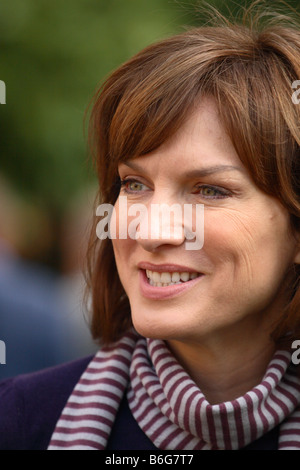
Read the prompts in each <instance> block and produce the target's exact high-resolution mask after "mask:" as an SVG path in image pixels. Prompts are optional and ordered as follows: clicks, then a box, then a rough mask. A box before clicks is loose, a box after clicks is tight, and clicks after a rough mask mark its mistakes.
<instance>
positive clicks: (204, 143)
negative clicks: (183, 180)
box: [119, 98, 244, 174]
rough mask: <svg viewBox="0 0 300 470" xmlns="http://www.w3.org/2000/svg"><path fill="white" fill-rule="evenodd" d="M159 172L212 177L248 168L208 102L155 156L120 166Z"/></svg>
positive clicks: (129, 161) (215, 108)
mask: <svg viewBox="0 0 300 470" xmlns="http://www.w3.org/2000/svg"><path fill="white" fill-rule="evenodd" d="M123 165H126V166H128V167H130V168H132V169H135V170H137V171H138V170H139V169H141V168H145V169H147V168H148V167H149V168H150V167H151V166H153V168H155V170H156V171H159V169H163V168H164V167H165V168H166V169H167V170H168V171H169V172H170V173H171V172H173V171H182V170H183V169H185V170H189V172H190V173H193V172H197V171H199V169H200V170H201V171H202V173H204V172H206V174H209V173H210V172H211V171H212V169H214V170H218V171H222V170H225V168H230V169H239V170H240V171H243V170H244V166H243V164H242V162H241V160H240V158H239V156H238V154H237V152H236V150H235V148H234V146H233V144H232V142H231V140H230V138H229V137H228V135H227V134H226V132H225V129H224V126H223V125H222V122H221V121H220V118H219V115H218V110H217V107H216V105H215V102H214V100H213V99H210V98H205V99H203V100H202V101H201V103H200V104H199V105H197V107H195V108H194V110H193V112H191V114H190V116H189V117H188V119H187V120H186V121H185V122H184V124H183V125H182V126H181V127H180V128H179V130H178V131H177V132H176V133H175V134H174V135H173V136H172V137H171V138H169V139H168V140H167V141H165V142H164V143H163V144H162V145H161V146H160V147H159V148H157V149H156V150H154V151H153V152H151V153H149V154H147V155H143V156H140V157H135V158H134V159H129V160H127V161H126V162H123V163H122V164H120V165H119V166H120V167H121V166H123Z"/></svg>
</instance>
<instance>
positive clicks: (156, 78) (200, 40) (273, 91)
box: [89, 17, 300, 343]
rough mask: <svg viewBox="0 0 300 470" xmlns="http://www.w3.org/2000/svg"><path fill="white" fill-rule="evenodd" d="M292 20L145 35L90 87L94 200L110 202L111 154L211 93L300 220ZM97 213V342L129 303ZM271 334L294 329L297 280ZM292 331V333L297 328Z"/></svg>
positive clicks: (234, 135) (150, 142)
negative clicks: (155, 38) (157, 37)
mask: <svg viewBox="0 0 300 470" xmlns="http://www.w3.org/2000/svg"><path fill="white" fill-rule="evenodd" d="M297 28H298V25H295V24H294V23H293V22H292V21H291V22H290V24H288V25H286V24H284V22H283V21H282V18H280V17H279V21H277V22H274V20H271V21H270V22H269V24H267V25H266V24H265V25H264V26H260V22H259V21H253V20H251V21H250V25H249V22H248V23H247V21H246V22H245V21H244V22H242V23H241V24H237V23H235V22H230V21H228V20H224V19H223V20H222V22H221V23H219V24H218V25H215V26H204V27H199V28H196V29H191V30H188V31H185V32H183V33H181V34H178V35H175V36H173V37H171V38H168V39H165V40H162V41H160V42H158V43H156V44H153V45H151V46H149V47H147V48H145V49H144V50H142V51H141V52H140V53H138V54H137V55H136V56H134V57H133V58H132V59H130V60H129V61H128V62H126V63H125V64H123V65H122V66H121V67H120V68H118V69H117V70H116V71H115V72H113V73H112V75H111V76H110V77H109V78H108V79H107V80H106V82H105V83H104V85H103V87H101V89H100V90H99V92H98V93H97V94H96V96H95V100H94V103H93V108H92V112H91V117H90V136H91V148H92V152H93V154H94V157H95V164H96V170H97V175H98V179H99V187H100V191H99V197H98V198H97V201H96V204H97V205H98V204H102V203H110V204H114V203H115V201H116V199H117V197H118V194H119V178H118V173H117V167H118V164H119V162H121V161H124V160H126V159H129V158H134V157H138V156H141V155H145V154H147V153H149V152H151V151H153V150H155V149H156V148H158V147H159V146H160V145H161V144H162V143H163V142H165V141H166V139H168V138H170V136H172V135H173V134H174V133H175V131H176V130H177V129H178V128H179V127H180V126H181V125H182V123H183V122H184V120H185V119H186V118H187V116H188V115H190V113H191V111H192V108H193V107H194V106H196V105H197V103H199V100H200V98H201V96H204V95H209V96H212V97H214V99H215V101H216V104H217V107H218V110H219V113H220V117H221V120H222V122H223V124H224V126H225V128H226V130H227V132H228V134H229V136H230V138H231V140H232V142H233V144H234V146H235V148H236V150H237V153H238V155H239V157H240V159H241V161H242V162H243V164H244V165H245V166H246V167H247V169H248V170H249V172H250V174H251V175H252V177H253V180H254V181H255V183H256V184H257V186H258V187H259V188H261V189H262V190H263V191H265V192H266V193H267V194H269V195H272V196H274V197H276V198H277V199H279V200H280V202H281V203H282V204H283V205H284V206H285V207H286V208H287V210H288V211H289V212H290V214H291V222H292V226H293V228H295V229H298V228H299V220H300V218H299V217H300V151H299V145H300V126H299V123H300V121H299V117H300V104H299V105H296V104H294V103H293V101H292V95H293V92H294V90H293V88H292V84H293V82H294V81H296V80H298V79H300V32H299V30H298V29H297ZM97 222H99V219H97V218H96V217H95V221H94V226H93V228H92V233H91V240H90V249H89V288H90V291H91V295H92V319H91V331H92V335H93V337H94V338H95V339H101V340H102V341H103V342H105V343H109V342H112V341H114V340H116V339H118V338H119V337H120V336H121V335H122V334H123V333H124V332H125V331H126V330H127V329H128V328H129V327H130V326H131V317H130V307H129V301H128V298H127V296H126V294H125V292H124V289H123V287H122V285H121V282H120V279H119V276H118V273H117V268H116V264H115V259H114V254H113V249H112V242H111V240H110V239H106V240H103V241H101V242H100V240H98V239H97V236H96V224H97ZM294 279H295V286H293V287H295V292H296V293H295V295H294V296H293V299H292V301H291V303H290V305H289V306H287V311H286V312H285V313H284V315H283V320H282V322H281V324H280V325H278V328H277V329H276V338H277V339H278V338H279V337H281V336H282V335H285V334H286V333H287V332H288V331H289V332H292V335H293V337H296V335H297V334H298V335H300V319H299V318H300V310H299V308H300V288H299V290H298V284H297V283H298V279H299V276H298V273H297V268H296V267H295V276H294ZM299 337H300V336H299Z"/></svg>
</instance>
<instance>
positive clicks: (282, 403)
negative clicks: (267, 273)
mask: <svg viewBox="0 0 300 470" xmlns="http://www.w3.org/2000/svg"><path fill="white" fill-rule="evenodd" d="M290 358H291V356H290V353H288V352H286V351H280V352H277V353H276V354H275V356H274V358H273V360H272V361H271V362H270V364H269V367H268V369H267V371H266V374H265V376H264V378H263V380H262V382H261V383H260V384H259V385H257V386H256V387H254V388H253V389H252V390H251V391H249V392H248V393H246V394H245V395H244V396H242V397H239V398H237V399H236V400H233V401H230V402H225V403H220V404H218V405H210V404H209V403H208V402H207V400H206V399H205V397H204V395H203V394H202V392H201V391H200V390H199V388H198V387H197V386H196V384H195V383H194V382H193V381H192V379H191V378H190V377H189V375H188V374H187V373H186V372H185V370H184V369H183V368H182V367H181V366H180V365H179V364H178V362H177V361H176V360H175V358H174V357H173V355H172V354H171V353H170V351H169V349H168V348H167V346H166V344H165V343H164V342H163V341H161V340H153V339H150V340H146V339H145V338H141V337H139V336H138V335H137V334H136V333H135V332H130V333H128V334H127V335H125V336H124V337H123V338H122V339H121V340H120V341H119V342H118V343H117V344H116V345H114V346H112V347H109V348H103V349H101V350H100V351H99V352H98V353H97V354H96V356H95V357H94V359H93V360H92V361H91V363H90V364H89V366H88V368H87V369H86V371H85V372H84V374H83V375H82V377H81V379H80V381H79V382H78V384H77V385H76V387H75V389H74V391H73V393H72V395H71V397H70V398H69V400H68V402H67V404H66V407H65V408H64V410H63V413H62V415H61V417H60V419H59V421H58V423H57V426H56V429H55V431H54V433H53V436H52V439H51V443H50V446H49V449H50V450H54V449H70V450H73V449H80V450H82V449H95V450H104V449H105V448H106V444H107V440H108V438H109V435H110V431H111V429H112V426H113V423H114V420H115V416H116V413H117V411H118V408H119V404H120V402H121V400H122V398H123V395H124V393H125V390H126V389H127V388H128V386H129V392H128V401H129V406H130V408H131V411H132V413H133V416H134V417H135V419H136V421H137V422H138V424H139V426H140V427H141V429H142V430H143V431H144V432H145V434H146V435H147V436H148V437H149V438H150V439H151V441H152V442H153V443H154V444H155V446H156V447H157V448H159V449H164V450H211V449H239V448H242V447H244V446H246V445H247V444H249V443H250V442H252V441H254V440H256V439H258V438H259V437H261V436H262V435H263V434H265V433H266V432H267V431H269V430H271V429H272V428H274V427H275V426H277V425H278V424H280V423H282V424H281V426H280V438H279V450H289V449H297V450H300V409H298V410H297V407H299V404H300V378H299V375H296V372H295V368H294V367H291V366H290Z"/></svg>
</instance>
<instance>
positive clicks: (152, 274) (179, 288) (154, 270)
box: [138, 262, 203, 300]
mask: <svg viewBox="0 0 300 470" xmlns="http://www.w3.org/2000/svg"><path fill="white" fill-rule="evenodd" d="M138 267H139V268H140V269H139V275H140V288H141V293H142V295H143V296H145V297H147V298H151V299H156V300H158V299H167V298H170V297H174V296H177V295H179V294H181V293H183V292H185V291H186V290H187V289H190V288H192V287H193V286H194V285H195V284H196V283H197V282H199V281H200V279H201V278H202V277H203V274H202V273H199V272H197V271H194V270H193V269H191V268H189V267H186V266H182V265H173V264H163V265H154V264H152V263H144V262H143V263H140V264H139V265H138Z"/></svg>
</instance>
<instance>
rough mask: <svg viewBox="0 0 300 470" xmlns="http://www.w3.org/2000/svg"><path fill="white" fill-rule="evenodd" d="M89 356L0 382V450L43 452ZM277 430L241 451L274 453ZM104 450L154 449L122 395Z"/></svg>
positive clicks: (88, 360)
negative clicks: (271, 451) (269, 451)
mask: <svg viewBox="0 0 300 470" xmlns="http://www.w3.org/2000/svg"><path fill="white" fill-rule="evenodd" d="M91 359H92V357H86V358H84V359H79V360H76V361H73V362H70V363H67V364H63V365H60V366H56V367H52V368H49V369H44V370H42V371H40V372H34V373H32V374H26V375H20V376H17V377H15V378H10V379H6V380H4V381H2V382H0V450H45V449H47V447H48V444H49V442H50V439H51V436H52V433H53V431H54V428H55V426H56V423H57V421H58V419H59V417H60V415H61V412H62V410H63V408H64V406H65V404H66V402H67V400H68V398H69V396H70V395H71V393H72V391H73V388H74V387H75V385H76V383H77V382H78V381H79V379H80V376H81V375H82V373H83V372H84V370H85V369H86V367H87V365H88V363H89V362H90V361H91ZM277 444H278V427H277V428H275V429H274V430H272V431H270V432H269V433H268V434H266V435H265V436H263V437H262V438H260V439H259V440H258V441H256V442H254V443H252V444H250V445H249V446H247V447H246V448H245V450H277ZM107 450H157V448H156V447H155V446H154V445H153V444H152V442H151V441H150V440H149V439H148V437H147V436H146V435H145V434H144V433H143V431H141V429H140V428H139V426H138V424H137V423H136V421H135V419H134V418H133V416H132V414H131V411H130V409H129V406H128V403H127V398H126V394H125V396H124V398H123V400H122V403H121V405H120V410H119V412H118V414H117V417H116V420H115V423H114V426H113V429H112V432H111V436H110V439H109V441H108V446H107Z"/></svg>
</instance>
